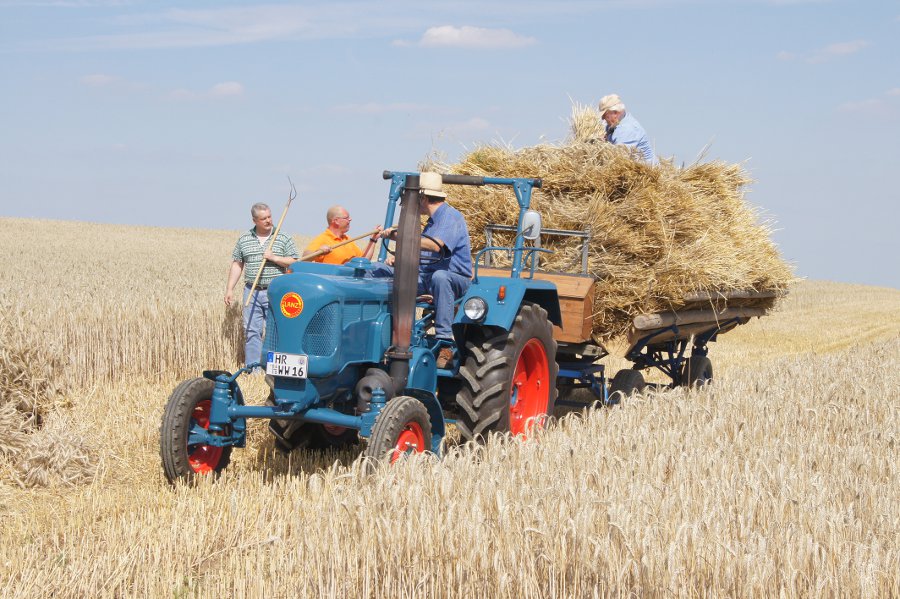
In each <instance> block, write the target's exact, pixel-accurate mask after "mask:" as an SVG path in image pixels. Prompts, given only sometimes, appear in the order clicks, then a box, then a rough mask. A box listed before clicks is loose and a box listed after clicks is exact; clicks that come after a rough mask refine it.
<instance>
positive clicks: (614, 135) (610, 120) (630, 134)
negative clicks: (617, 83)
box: [600, 94, 659, 164]
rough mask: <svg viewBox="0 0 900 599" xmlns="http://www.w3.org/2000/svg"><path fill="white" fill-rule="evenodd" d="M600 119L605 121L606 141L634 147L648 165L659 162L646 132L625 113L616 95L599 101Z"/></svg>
mask: <svg viewBox="0 0 900 599" xmlns="http://www.w3.org/2000/svg"><path fill="white" fill-rule="evenodd" d="M600 118H602V119H603V120H604V121H606V141H608V142H610V143H613V144H622V145H626V146H634V147H636V148H637V149H638V150H640V152H641V154H643V156H644V160H646V161H647V162H649V163H650V164H657V163H658V162H659V161H658V160H657V159H656V154H654V152H653V148H652V147H651V146H650V141H649V140H648V139H647V132H646V131H644V128H643V127H641V124H640V123H639V122H638V121H637V119H636V118H634V117H633V116H631V115H630V114H628V113H627V112H625V104H624V102H622V99H621V98H620V97H619V96H618V95H617V94H610V95H608V96H603V97H602V98H601V99H600Z"/></svg>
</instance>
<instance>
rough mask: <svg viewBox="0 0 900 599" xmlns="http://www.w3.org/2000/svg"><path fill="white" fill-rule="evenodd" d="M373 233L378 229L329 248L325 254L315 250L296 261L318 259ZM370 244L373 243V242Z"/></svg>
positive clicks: (322, 251) (323, 251)
mask: <svg viewBox="0 0 900 599" xmlns="http://www.w3.org/2000/svg"><path fill="white" fill-rule="evenodd" d="M375 233H378V229H372V230H371V231H369V232H368V233H363V234H362V235H359V236H357V237H354V238H353V239H345V240H344V241H342V242H340V243H338V244H336V245H333V246H331V249H330V250H328V251H327V252H326V251H325V250H316V251H314V252H313V253H312V254H307V255H306V256H303V257H302V258H300V260H298V262H306V261H308V260H312V259H313V258H318V257H319V256H321V255H322V254H327V253H329V252H331V251H333V250H335V249H337V248H339V247H341V246H342V245H347V244H348V243H353V242H354V241H359V240H360V239H362V238H363V237H369V236H371V235H374V234H375ZM372 243H375V242H374V241H373V242H372Z"/></svg>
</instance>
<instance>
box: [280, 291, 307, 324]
mask: <svg viewBox="0 0 900 599" xmlns="http://www.w3.org/2000/svg"><path fill="white" fill-rule="evenodd" d="M301 312H303V298H302V297H300V296H299V295H297V294H296V293H294V292H293V291H291V292H290V293H285V294H284V297H282V298H281V313H282V314H284V315H285V316H287V317H288V318H296V317H297V316H300V313H301Z"/></svg>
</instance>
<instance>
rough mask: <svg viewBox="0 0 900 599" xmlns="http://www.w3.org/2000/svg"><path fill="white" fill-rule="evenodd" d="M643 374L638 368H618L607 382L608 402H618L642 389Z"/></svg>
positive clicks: (643, 384)
mask: <svg viewBox="0 0 900 599" xmlns="http://www.w3.org/2000/svg"><path fill="white" fill-rule="evenodd" d="M644 386H645V383H644V375H642V374H641V373H640V371H638V370H630V369H625V370H620V371H619V372H617V373H616V376H614V377H613V378H612V381H610V383H609V402H610V403H619V402H620V401H622V400H623V399H625V398H626V397H629V396H631V395H632V394H634V393H640V392H641V391H643V390H644Z"/></svg>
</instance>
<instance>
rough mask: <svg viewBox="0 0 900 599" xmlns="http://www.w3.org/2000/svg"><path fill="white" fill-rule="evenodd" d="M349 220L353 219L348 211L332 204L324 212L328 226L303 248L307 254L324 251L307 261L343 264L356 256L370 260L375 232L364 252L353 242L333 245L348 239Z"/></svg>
mask: <svg viewBox="0 0 900 599" xmlns="http://www.w3.org/2000/svg"><path fill="white" fill-rule="evenodd" d="M351 220H353V219H352V218H350V213H349V212H347V209H346V208H344V207H343V206H332V207H331V208H329V209H328V212H326V213H325V221H326V222H327V223H328V228H327V229H325V231H324V232H323V233H322V234H321V235H319V236H318V237H316V238H315V239H313V240H312V241H310V242H309V245H307V246H306V248H305V249H304V250H303V255H304V256H309V255H310V254H312V253H315V252H317V251H324V252H325V253H323V254H322V255H320V256H316V257H315V258H311V259H310V260H309V261H310V262H324V263H325V264H344V263H345V262H349V261H350V260H351V259H352V258H356V257H358V256H362V257H364V258H366V259H368V260H371V259H372V253H373V252H374V251H375V244H376V243H377V242H378V234H377V233H376V234H374V235H372V237H370V238H369V245H367V246H366V251H365V252H364V251H362V250H360V249H359V246H358V245H356V244H355V243H346V244H343V245H341V246H340V247H334V246H336V245H338V244H341V243H342V242H344V241H349V240H350V237H349V236H348V235H347V231H349V230H350V221H351ZM377 229H378V230H379V231H380V230H381V227H380V226H379V227H377ZM332 248H333V249H332Z"/></svg>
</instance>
